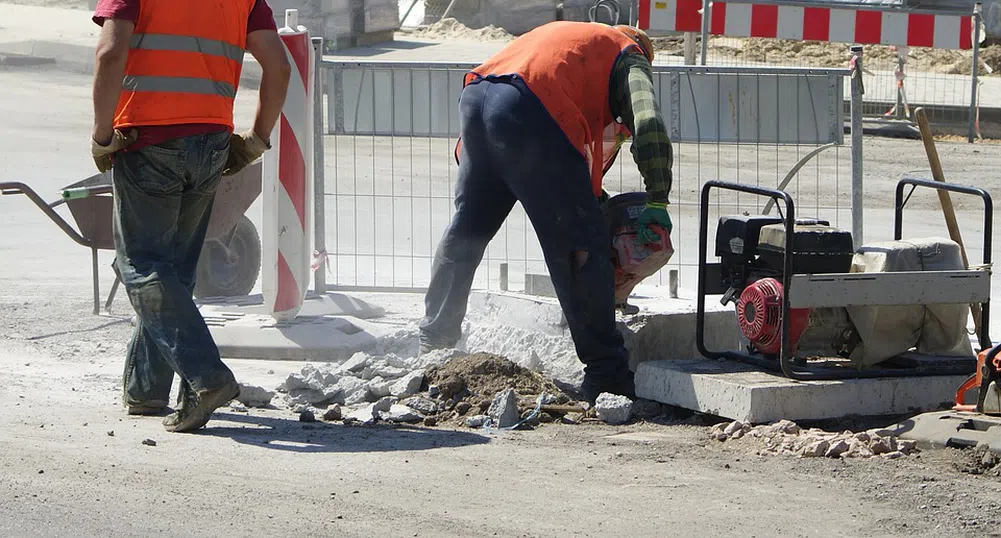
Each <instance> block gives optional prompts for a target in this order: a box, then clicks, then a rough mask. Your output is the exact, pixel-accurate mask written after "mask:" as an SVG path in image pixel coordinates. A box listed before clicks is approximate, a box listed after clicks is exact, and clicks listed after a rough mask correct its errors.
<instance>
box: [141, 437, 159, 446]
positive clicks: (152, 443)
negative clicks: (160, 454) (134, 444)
mask: <svg viewBox="0 0 1001 538" xmlns="http://www.w3.org/2000/svg"><path fill="white" fill-rule="evenodd" d="M143 444H144V445H146V446H156V441H154V440H152V439H143Z"/></svg>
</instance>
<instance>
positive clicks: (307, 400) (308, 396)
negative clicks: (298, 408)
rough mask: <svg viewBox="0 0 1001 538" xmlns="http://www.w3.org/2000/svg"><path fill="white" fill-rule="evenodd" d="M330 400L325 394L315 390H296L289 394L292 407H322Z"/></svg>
mask: <svg viewBox="0 0 1001 538" xmlns="http://www.w3.org/2000/svg"><path fill="white" fill-rule="evenodd" d="M329 400H330V398H328V397H327V396H326V395H325V394H323V393H322V392H320V391H318V390H314V389H294V390H292V391H289V393H288V402H289V404H291V405H321V404H323V403H326V402H327V401H329Z"/></svg>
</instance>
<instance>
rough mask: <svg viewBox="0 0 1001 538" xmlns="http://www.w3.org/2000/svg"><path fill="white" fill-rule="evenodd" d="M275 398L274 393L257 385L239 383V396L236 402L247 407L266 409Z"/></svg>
mask: <svg viewBox="0 0 1001 538" xmlns="http://www.w3.org/2000/svg"><path fill="white" fill-rule="evenodd" d="M274 397H275V392H274V391H272V390H268V389H266V388H264V387H259V386H257V385H248V384H246V383H240V395H239V396H237V397H236V399H237V401H238V402H240V403H242V404H243V405H245V406H247V407H268V406H269V405H271V400H272V399H273V398H274Z"/></svg>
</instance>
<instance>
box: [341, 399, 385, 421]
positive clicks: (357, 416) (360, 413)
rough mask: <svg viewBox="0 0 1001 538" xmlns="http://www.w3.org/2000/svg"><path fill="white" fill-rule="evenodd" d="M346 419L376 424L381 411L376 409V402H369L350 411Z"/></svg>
mask: <svg viewBox="0 0 1001 538" xmlns="http://www.w3.org/2000/svg"><path fill="white" fill-rule="evenodd" d="M345 419H346V420H354V421H357V422H361V423H362V424H363V425H366V426H368V425H371V424H375V421H377V420H379V412H378V411H376V410H375V404H368V405H366V406H363V407H360V408H358V409H355V410H354V411H351V412H350V413H348V415H347V416H346V417H345Z"/></svg>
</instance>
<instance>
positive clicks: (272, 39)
mask: <svg viewBox="0 0 1001 538" xmlns="http://www.w3.org/2000/svg"><path fill="white" fill-rule="evenodd" d="M247 50H249V51H250V53H251V54H253V55H254V58H256V59H257V63H259V64H260V65H261V71H262V75H261V90H260V96H259V100H258V103H257V115H256V116H255V118H254V132H255V133H257V136H259V137H261V138H262V139H264V140H270V135H271V130H272V129H273V128H274V126H275V123H276V122H277V121H278V117H279V115H281V111H282V106H283V105H284V104H285V92H286V91H287V90H288V82H289V76H290V75H291V73H292V67H291V66H290V65H289V61H288V58H287V57H286V55H285V47H284V45H282V41H281V38H280V37H278V32H276V31H274V30H258V31H255V32H251V33H249V34H247Z"/></svg>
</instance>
